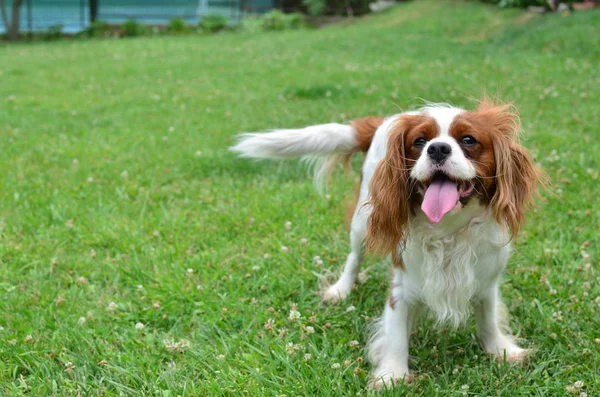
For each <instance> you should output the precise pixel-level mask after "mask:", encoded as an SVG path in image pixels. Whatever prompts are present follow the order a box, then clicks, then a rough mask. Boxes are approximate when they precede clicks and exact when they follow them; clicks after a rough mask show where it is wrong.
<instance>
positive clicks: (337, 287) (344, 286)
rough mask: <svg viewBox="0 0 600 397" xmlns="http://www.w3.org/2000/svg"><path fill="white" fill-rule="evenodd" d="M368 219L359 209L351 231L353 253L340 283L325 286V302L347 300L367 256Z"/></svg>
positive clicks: (323, 294) (323, 292) (347, 260)
mask: <svg viewBox="0 0 600 397" xmlns="http://www.w3.org/2000/svg"><path fill="white" fill-rule="evenodd" d="M367 218H368V214H367V213H366V211H364V210H363V211H361V207H357V210H356V212H355V214H354V217H353V218H352V226H351V230H350V247H351V249H352V252H350V254H349V255H348V258H347V259H346V264H345V265H344V270H343V272H342V275H341V276H340V278H339V279H338V281H337V282H336V283H335V284H333V285H329V286H325V289H324V290H323V291H322V292H321V297H322V298H323V300H324V301H325V302H329V303H337V302H339V301H340V300H342V299H345V298H346V297H347V296H348V294H349V293H350V291H351V290H352V286H353V285H354V282H355V281H356V278H357V277H358V272H359V271H360V265H361V263H362V260H363V258H364V256H365V246H364V245H365V242H364V240H365V236H366V234H367Z"/></svg>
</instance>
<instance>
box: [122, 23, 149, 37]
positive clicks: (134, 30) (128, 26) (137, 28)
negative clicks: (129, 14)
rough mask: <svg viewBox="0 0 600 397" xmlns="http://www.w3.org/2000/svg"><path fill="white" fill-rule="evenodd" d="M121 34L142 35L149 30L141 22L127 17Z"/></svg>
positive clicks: (126, 35) (128, 35)
mask: <svg viewBox="0 0 600 397" xmlns="http://www.w3.org/2000/svg"><path fill="white" fill-rule="evenodd" d="M122 27H123V35H124V36H125V37H135V36H143V35H145V34H147V33H148V32H149V29H148V27H147V26H146V25H144V24H143V23H139V22H138V21H136V20H135V19H128V20H126V21H125V22H124V23H123V26H122Z"/></svg>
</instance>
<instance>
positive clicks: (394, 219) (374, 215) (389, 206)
mask: <svg viewBox="0 0 600 397" xmlns="http://www.w3.org/2000/svg"><path fill="white" fill-rule="evenodd" d="M406 131H407V125H406V123H405V121H404V120H403V119H399V120H398V122H396V124H395V125H394V126H393V127H392V130H391V131H390V133H389V135H388V144H387V152H386V155H385V157H384V159H383V160H382V161H381V162H380V163H379V165H378V166H377V168H376V169H375V172H374V174H373V177H372V178H371V181H370V182H369V192H370V194H371V200H370V201H369V203H368V204H369V205H371V207H372V212H371V215H370V216H369V221H368V227H367V242H368V247H369V249H371V250H373V251H375V252H377V253H380V254H383V255H387V254H390V253H391V254H392V260H393V261H394V264H395V265H397V266H400V267H403V265H402V263H401V261H400V260H399V258H398V257H397V249H398V245H399V244H402V243H403V242H404V240H405V238H406V229H407V226H408V216H409V210H410V207H409V194H410V191H409V185H408V176H409V172H410V170H409V169H408V168H407V164H406V156H405V150H404V136H405V134H406Z"/></svg>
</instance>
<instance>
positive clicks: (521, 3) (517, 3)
mask: <svg viewBox="0 0 600 397" xmlns="http://www.w3.org/2000/svg"><path fill="white" fill-rule="evenodd" d="M483 1H484V2H485V3H492V4H497V5H498V6H499V7H502V8H510V7H520V8H525V7H529V6H538V7H548V2H547V1H546V0H483ZM560 2H561V3H572V2H573V0H561V1H560Z"/></svg>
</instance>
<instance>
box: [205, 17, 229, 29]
mask: <svg viewBox="0 0 600 397" xmlns="http://www.w3.org/2000/svg"><path fill="white" fill-rule="evenodd" d="M199 26H200V28H201V29H202V30H203V31H205V32H211V33H216V32H219V31H221V30H224V29H225V28H226V27H227V17H225V16H223V15H206V16H203V17H201V18H200V25H199Z"/></svg>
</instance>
